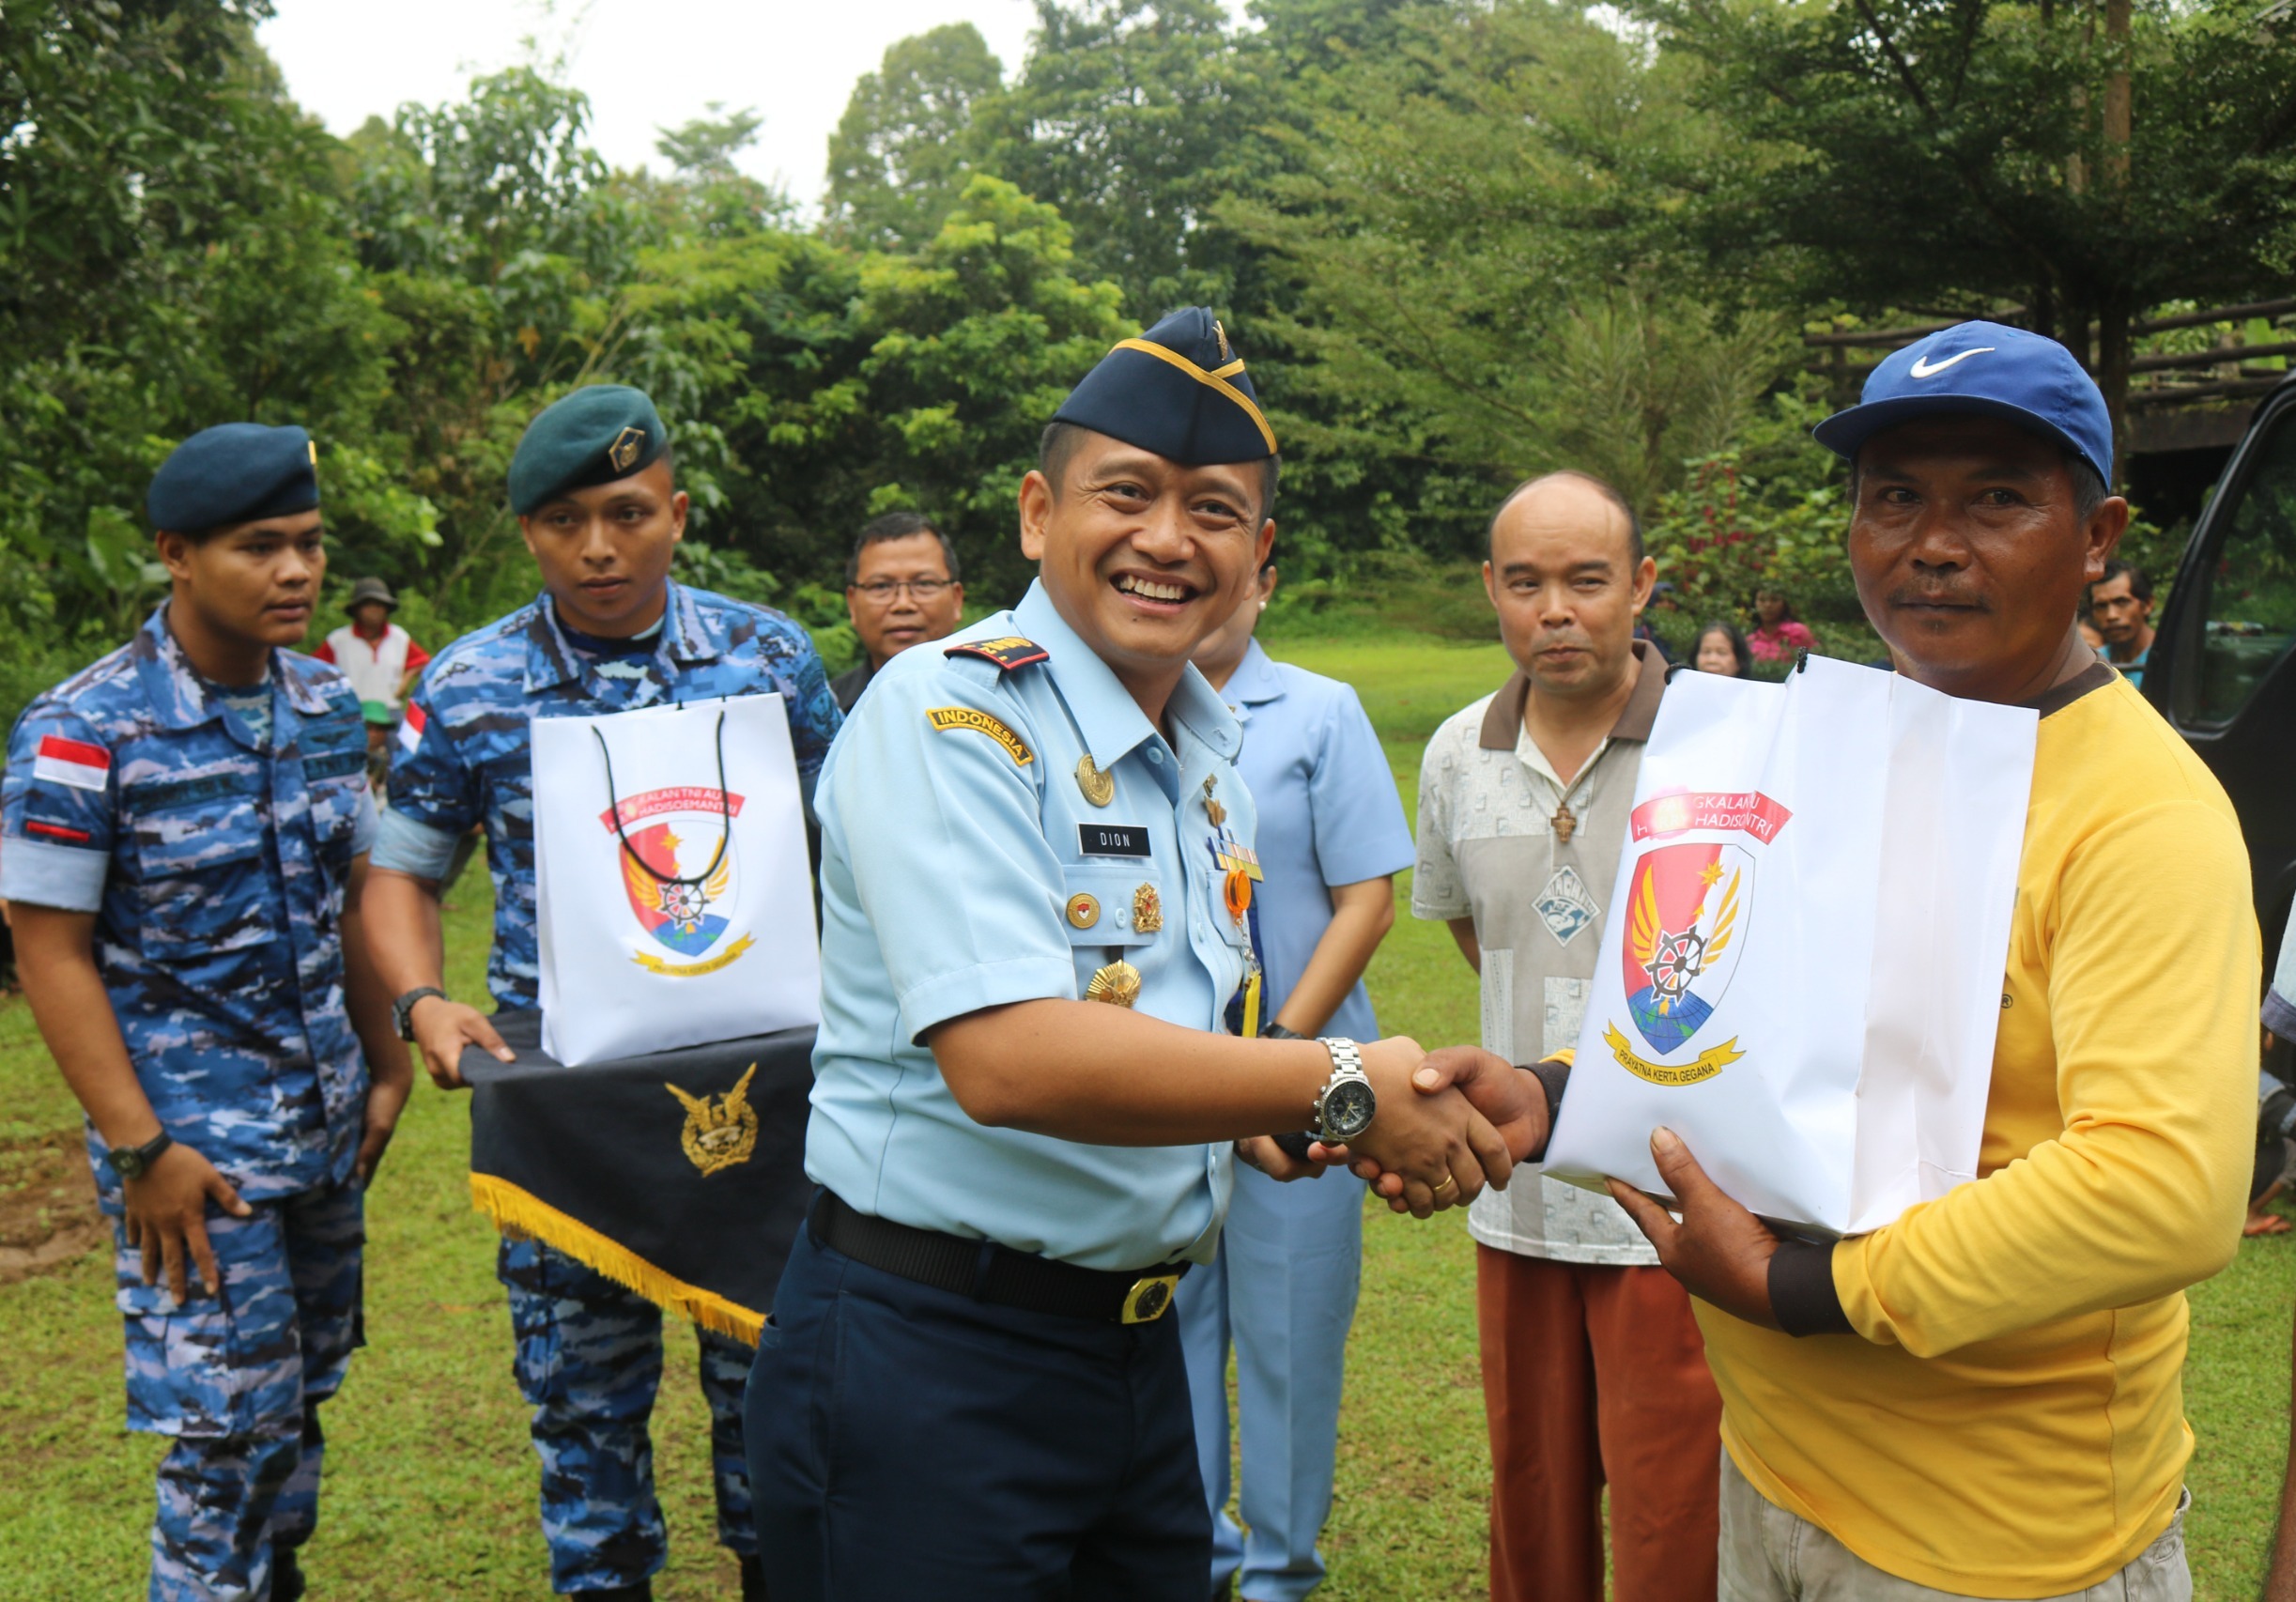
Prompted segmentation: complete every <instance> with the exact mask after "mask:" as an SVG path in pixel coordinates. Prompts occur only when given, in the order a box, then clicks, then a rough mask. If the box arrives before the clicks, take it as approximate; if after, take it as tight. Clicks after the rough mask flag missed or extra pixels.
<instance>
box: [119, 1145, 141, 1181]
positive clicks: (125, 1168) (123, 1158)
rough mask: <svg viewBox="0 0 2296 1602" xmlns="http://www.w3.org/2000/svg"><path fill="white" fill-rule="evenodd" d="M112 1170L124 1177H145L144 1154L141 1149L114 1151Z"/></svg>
mask: <svg viewBox="0 0 2296 1602" xmlns="http://www.w3.org/2000/svg"><path fill="white" fill-rule="evenodd" d="M112 1172H113V1173H115V1174H117V1175H118V1176H119V1177H120V1178H123V1179H140V1178H143V1177H144V1154H143V1153H142V1152H140V1151H115V1152H113V1153H112Z"/></svg>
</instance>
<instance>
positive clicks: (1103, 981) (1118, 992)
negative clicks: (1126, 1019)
mask: <svg viewBox="0 0 2296 1602" xmlns="http://www.w3.org/2000/svg"><path fill="white" fill-rule="evenodd" d="M1085 999H1086V1001H1105V1002H1107V1003H1108V1004H1109V1005H1110V1006H1111V1007H1130V1006H1131V1005H1132V1004H1133V1002H1135V1001H1138V1000H1139V999H1140V970H1139V969H1138V968H1135V967H1133V965H1132V964H1131V963H1127V962H1125V961H1123V960H1122V959H1121V958H1119V959H1117V961H1116V962H1113V963H1109V964H1108V965H1107V966H1106V967H1104V968H1102V969H1101V971H1100V972H1098V973H1096V974H1094V975H1093V976H1092V981H1091V983H1089V984H1087V985H1086V986H1085Z"/></svg>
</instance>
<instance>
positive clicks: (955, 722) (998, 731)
mask: <svg viewBox="0 0 2296 1602" xmlns="http://www.w3.org/2000/svg"><path fill="white" fill-rule="evenodd" d="M1022 643H1024V644H1025V643H1027V642H1026V641H1025V640H1024V641H1023V642H1022ZM925 716H926V718H927V720H929V721H930V722H931V723H932V726H933V727H934V728H935V729H938V730H940V731H942V732H944V733H946V732H948V731H949V730H951V729H970V730H973V731H975V732H978V733H982V734H986V735H987V736H988V737H989V738H990V739H992V740H994V741H995V742H996V743H997V744H998V745H1000V746H1002V747H1005V754H1006V755H1007V756H1009V757H1010V758H1011V759H1012V760H1013V762H1014V763H1016V764H1017V765H1019V766H1021V767H1026V766H1027V765H1028V764H1029V763H1030V762H1035V761H1036V760H1037V754H1036V752H1034V751H1032V750H1030V749H1029V748H1028V742H1027V741H1025V740H1024V739H1022V738H1021V737H1020V736H1019V735H1018V734H1015V733H1014V732H1012V731H1011V730H1009V729H1008V728H1006V727H1005V725H1004V724H1003V723H1002V722H1000V721H999V720H998V719H996V718H994V717H992V716H989V715H988V714H987V713H985V712H983V711H981V710H980V709H979V708H978V707H977V706H931V707H927V708H926V709H925Z"/></svg>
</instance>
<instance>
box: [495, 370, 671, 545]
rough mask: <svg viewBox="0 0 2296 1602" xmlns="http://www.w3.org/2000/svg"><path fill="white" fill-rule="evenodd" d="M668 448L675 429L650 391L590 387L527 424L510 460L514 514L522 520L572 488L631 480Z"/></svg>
mask: <svg viewBox="0 0 2296 1602" xmlns="http://www.w3.org/2000/svg"><path fill="white" fill-rule="evenodd" d="M668 449H670V430H669V429H667V428H665V427H663V426H662V418H661V413H659V412H657V411H655V409H654V402H653V401H652V400H651V399H649V398H648V397H647V394H646V392H645V391H643V390H634V389H632V388H630V387H629V386H628V385H627V384H591V385H588V386H586V387H584V388H582V389H578V390H577V391H575V392H574V393H572V394H570V395H567V396H566V397H564V398H563V399H562V400H557V401H553V402H551V403H550V404H549V405H548V406H546V407H544V408H542V411H541V412H540V414H539V415H537V416H536V417H535V419H534V421H533V422H532V423H530V424H527V425H526V433H525V434H524V435H523V436H522V437H521V438H520V439H519V440H518V449H517V453H516V454H515V455H513V456H512V457H511V458H510V509H511V510H512V511H513V512H516V514H517V515H518V516H521V517H523V516H526V515H527V514H528V513H530V512H532V511H533V510H534V508H535V507H537V506H540V505H541V504H542V503H543V502H544V501H548V500H550V499H551V498H552V497H554V496H560V495H563V494H565V493H566V492H567V491H568V490H570V489H588V488H589V487H590V486H591V485H595V484H611V483H613V482H614V480H616V479H618V478H627V477H629V476H630V475H631V474H632V473H634V472H639V471H640V470H644V469H645V468H648V467H650V466H652V465H653V464H654V463H655V461H656V460H658V459H659V458H660V456H661V454H662V453H663V452H664V451H667V450H668Z"/></svg>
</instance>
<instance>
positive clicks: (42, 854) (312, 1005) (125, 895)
mask: <svg viewBox="0 0 2296 1602" xmlns="http://www.w3.org/2000/svg"><path fill="white" fill-rule="evenodd" d="M315 463H316V453H315V451H314V449H313V446H312V442H311V437H310V436H309V435H308V434H306V433H304V432H303V430H302V429H300V428H294V427H280V428H273V427H266V426H263V425H260V424H251V423H242V424H223V425H222V426H219V427H215V428H209V429H207V430H205V431H203V432H201V433H198V434H195V435H193V436H192V438H190V439H186V440H185V441H184V442H183V443H182V444H181V445H179V446H177V448H176V450H175V451H174V453H173V454H170V455H169V457H168V458H167V461H166V462H165V463H164V464H163V465H162V467H161V469H160V470H159V472H158V473H157V474H156V475H155V476H154V478H153V479H152V483H151V488H150V492H149V495H148V496H147V498H146V504H147V506H148V509H149V511H150V514H151V518H152V522H153V523H154V525H155V526H156V528H157V529H158V531H159V533H158V539H157V547H158V555H159V558H160V561H161V562H162V563H164V564H165V566H166V567H167V570H168V574H169V578H170V581H171V582H170V595H169V598H168V600H167V601H166V602H165V603H164V604H163V605H162V607H161V608H159V610H157V611H156V612H154V613H153V614H152V615H151V619H150V621H149V622H147V623H146V624H145V625H144V627H143V628H142V630H141V631H139V632H138V633H137V635H136V636H135V638H134V639H131V640H130V641H129V642H128V643H127V644H126V645H123V646H121V647H120V648H119V649H118V650H116V651H115V652H113V653H112V654H111V655H107V656H105V657H103V658H102V659H101V660H100V661H99V662H97V663H96V664H95V665H94V666H92V667H90V668H88V669H86V670H84V671H82V672H80V673H77V674H75V675H74V676H73V677H71V678H69V679H67V680H66V681H65V682H64V683H63V684H61V685H57V686H56V687H55V688H54V689H52V690H49V691H47V692H46V693H45V694H43V695H41V696H39V698H38V699H37V700H35V701H33V702H32V704H31V705H30V706H29V707H27V708H26V709H25V711H24V714H23V717H22V718H21V719H20V720H19V721H18V722H17V725H16V728H15V731H14V733H13V734H12V736H11V737H10V739H9V742H8V776H7V779H6V782H5V785H0V835H5V840H6V843H5V849H4V850H0V895H4V896H5V897H6V898H7V900H8V902H9V903H10V904H11V907H12V910H13V917H14V924H15V935H16V951H17V963H18V967H19V971H20V973H21V975H22V977H23V987H24V994H25V995H26V997H27V998H28V999H29V1000H30V1001H31V1004H32V1012H33V1016H34V1018H35V1019H36V1020H37V1021H38V1022H39V1028H40V1034H41V1036H42V1037H43V1039H44V1040H46V1041H47V1044H48V1048H49V1050H50V1051H51V1052H52V1053H53V1054H54V1057H55V1060H56V1064H57V1066H58V1067H59V1068H60V1069H61V1070H62V1071H63V1073H64V1077H65V1079H66V1081H67V1082H68V1083H69V1085H70V1086H71V1088H72V1091H73V1093H74V1094H75V1095H76V1096H77V1097H78V1098H79V1100H80V1103H81V1105H82V1107H83V1108H84V1109H85V1112H86V1115H87V1147H88V1157H89V1160H90V1162H91V1163H93V1165H94V1168H95V1174H96V1190H97V1198H98V1201H99V1202H100V1205H101V1207H102V1209H103V1210H104V1212H105V1213H106V1214H107V1215H108V1216H109V1217H110V1218H111V1219H112V1221H113V1226H114V1231H115V1240H116V1276H115V1278H116V1286H117V1302H118V1306H119V1310H120V1312H121V1314H122V1315H123V1316H124V1317H125V1319H126V1325H127V1359H128V1360H127V1371H128V1427H129V1428H131V1429H135V1430H146V1431H150V1432H152V1433H154V1434H158V1435H165V1436H171V1437H173V1438H174V1440H175V1444H174V1445H173V1446H172V1447H170V1448H169V1450H168V1453H167V1455H166V1456H165V1457H163V1458H162V1460H161V1463H160V1472H159V1496H158V1502H159V1510H158V1517H156V1518H155V1519H154V1521H153V1524H152V1531H151V1584H150V1594H151V1596H152V1597H153V1598H155V1599H162V1598H163V1599H166V1602H193V1599H197V1602H241V1599H260V1598H270V1599H272V1602H292V1599H293V1598H295V1597H298V1596H300V1595H301V1594H303V1579H302V1572H301V1568H300V1563H298V1561H297V1556H296V1554H297V1551H298V1550H299V1548H301V1546H302V1545H303V1544H304V1543H305V1542H306V1541H308V1540H309V1539H310V1538H311V1533H312V1530H313V1528H314V1526H315V1525H316V1521H317V1518H318V1489H319V1467H320V1460H321V1456H322V1453H323V1450H324V1441H325V1437H324V1435H323V1433H322V1432H321V1430H320V1427H319V1415H318V1409H319V1404H320V1403H322V1402H324V1401H325V1400H327V1399H328V1398H329V1397H330V1396H332V1395H333V1394H335V1391H336V1389H337V1387H339V1386H340V1385H341V1384H342V1382H343V1376H344V1371H345V1369H346V1367H347V1364H348V1363H349V1362H350V1354H351V1348H353V1347H355V1346H357V1345H359V1344H360V1252H361V1246H362V1242H363V1240H364V1239H365V1228H364V1222H363V1198H362V1193H363V1191H364V1188H365V1184H366V1181H367V1180H368V1179H370V1178H372V1177H373V1176H374V1173H375V1168H376V1164H377V1163H379V1162H380V1161H381V1159H382V1153H383V1148H384V1147H385V1146H386V1145H387V1144H388V1143H389V1141H390V1138H391V1132H392V1130H393V1126H394V1125H395V1124H396V1122H397V1119H398V1114H399V1109H400V1107H401V1106H402V1105H404V1103H405V1101H406V1099H407V1088H408V1078H409V1074H410V1068H409V1065H408V1058H407V1054H406V1051H405V1048H404V1047H403V1046H401V1045H400V1043H399V1042H398V1041H397V1040H396V1039H395V1038H394V1037H393V1034H392V1032H391V1026H390V1004H389V1000H388V996H387V993H386V992H385V991H384V990H383V989H382V986H381V983H380V981H379V980H378V978H377V977H376V975H375V971H374V968H373V965H372V964H371V963H369V962H368V961H367V959H366V957H365V954H364V950H363V946H362V940H361V938H360V936H361V926H360V921H359V906H360V898H361V892H362V887H363V884H364V881H365V876H366V853H367V849H368V847H369V845H370V843H371V842H372V840H373V839H374V835H375V826H376V820H375V804H374V801H373V799H372V797H371V796H370V795H369V794H368V793H367V781H366V747H365V740H366V735H365V731H364V729H363V727H362V722H361V718H360V711H359V698H358V696H357V695H356V694H354V693H353V691H352V689H351V687H350V685H349V684H348V683H347V682H346V681H345V679H344V677H343V675H342V674H341V673H339V672H337V671H336V670H334V669H333V668H331V667H329V666H327V665H326V664H324V663H321V662H316V661H313V660H312V659H311V658H309V657H307V656H301V655H296V654H295V653H294V652H293V651H291V650H289V649H287V648H288V647H290V646H292V645H294V644H296V643H297V642H298V641H300V639H302V638H303V634H304V631H305V629H306V628H307V627H308V626H309V624H310V621H311V613H312V608H313V607H314V606H315V605H316V602H317V600H318V592H319V580H320V578H321V576H322V575H323V574H324V573H325V572H326V568H327V557H326V551H325V548H324V544H323V532H322V530H321V525H320V517H319V512H318V478H317V473H316V466H315ZM362 1047H363V1051H362ZM370 1070H371V1071H372V1077H371V1078H370Z"/></svg>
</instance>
